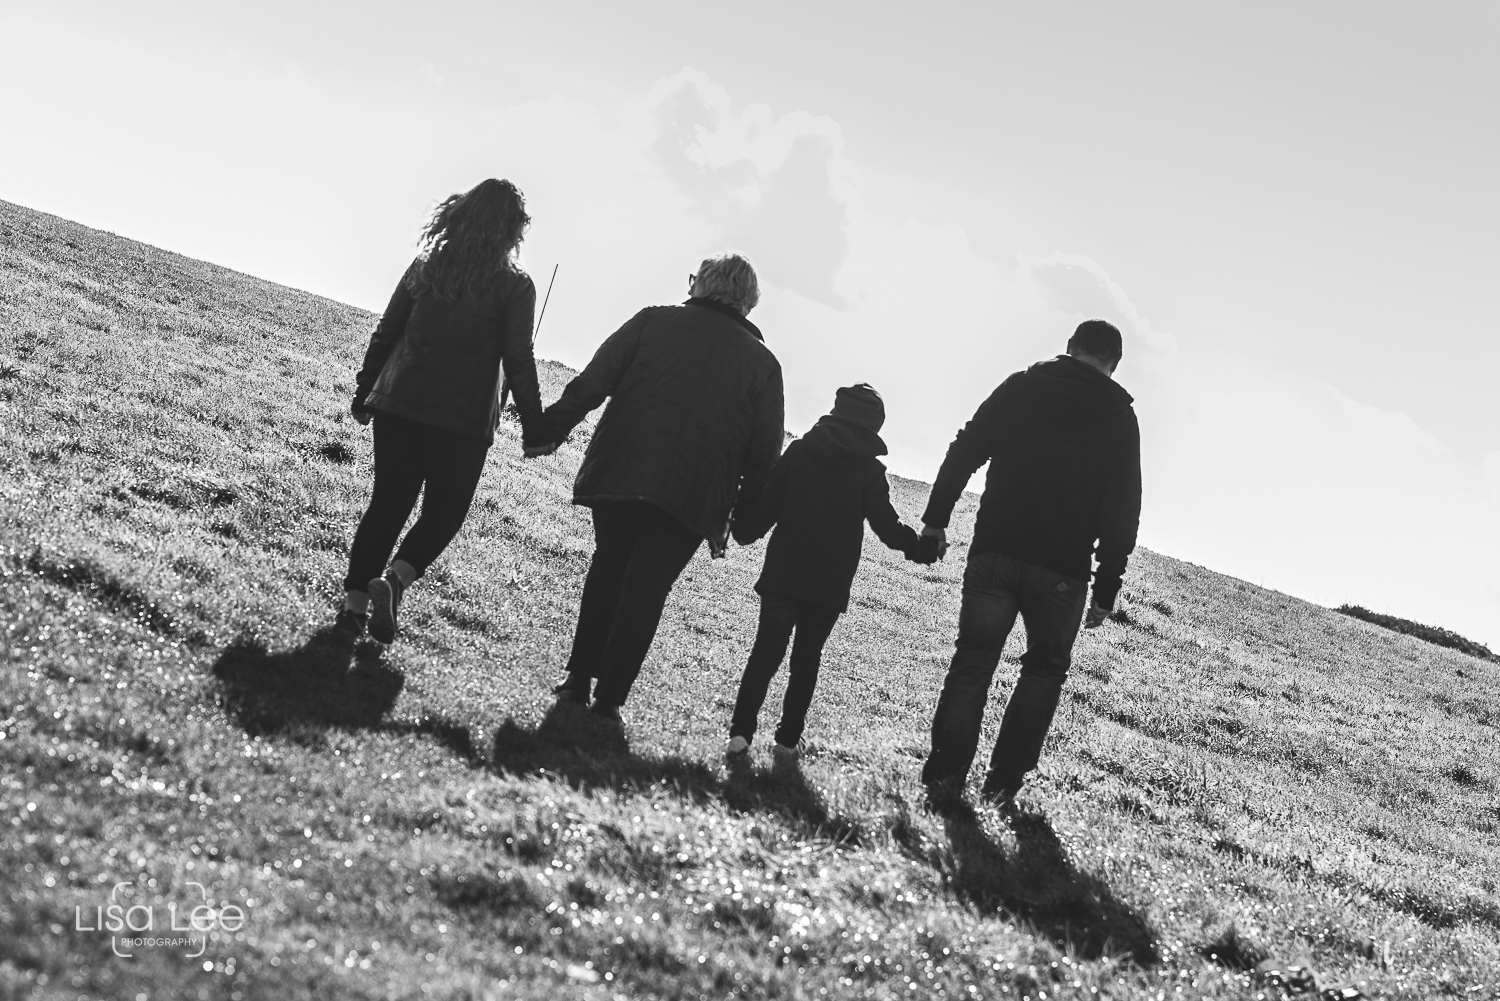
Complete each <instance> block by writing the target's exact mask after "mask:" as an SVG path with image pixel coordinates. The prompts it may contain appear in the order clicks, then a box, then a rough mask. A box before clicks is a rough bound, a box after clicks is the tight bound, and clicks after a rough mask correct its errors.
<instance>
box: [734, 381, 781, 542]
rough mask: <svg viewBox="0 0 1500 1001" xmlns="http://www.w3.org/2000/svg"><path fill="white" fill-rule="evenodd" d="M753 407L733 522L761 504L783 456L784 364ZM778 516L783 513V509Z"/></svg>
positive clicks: (769, 525)
mask: <svg viewBox="0 0 1500 1001" xmlns="http://www.w3.org/2000/svg"><path fill="white" fill-rule="evenodd" d="M753 407H754V409H753V410H752V412H751V415H750V440H749V441H748V442H747V443H746V445H745V467H744V472H743V473H741V474H740V489H739V493H738V494H736V495H735V501H734V510H733V512H732V513H731V515H730V523H731V524H733V523H734V522H736V521H738V520H739V519H740V518H741V517H742V516H743V512H748V511H751V510H753V509H755V508H757V507H760V506H761V494H762V493H764V492H765V490H766V486H767V484H768V483H769V481H770V478H771V472H772V470H773V469H775V468H776V466H777V465H778V464H779V462H778V460H780V458H781V443H782V441H784V440H785V438H786V397H785V394H784V391H783V388H782V383H781V366H780V365H776V366H775V367H774V369H773V371H772V372H771V375H770V377H769V378H768V379H767V380H766V384H765V386H764V387H763V388H762V389H761V391H760V395H759V396H758V397H757V398H756V399H755V401H754V403H753ZM783 486H784V484H783ZM778 507H779V505H778ZM753 517H754V516H752V518H753ZM776 517H779V512H778V515H777V516H776ZM775 521H776V518H775V517H773V518H772V519H771V521H770V522H769V523H768V524H767V525H766V527H765V529H764V530H763V531H762V532H760V533H759V534H757V535H756V536H755V538H759V537H760V536H761V535H764V534H765V532H767V531H770V528H771V525H773V524H775ZM736 541H738V537H736ZM740 544H741V545H744V543H740Z"/></svg>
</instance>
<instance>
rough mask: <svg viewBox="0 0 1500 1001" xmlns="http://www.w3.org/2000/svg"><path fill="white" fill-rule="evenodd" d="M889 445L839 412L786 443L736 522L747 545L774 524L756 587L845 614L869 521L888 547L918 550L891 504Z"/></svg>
mask: <svg viewBox="0 0 1500 1001" xmlns="http://www.w3.org/2000/svg"><path fill="white" fill-rule="evenodd" d="M877 399H878V397H877ZM886 451H887V449H886V447H885V442H883V441H882V440H881V439H880V435H879V434H877V433H876V432H875V431H873V430H871V429H870V428H869V427H867V426H866V425H865V424H863V423H861V422H860V421H858V420H854V419H851V418H847V417H842V416H834V415H829V416H827V417H824V418H823V419H822V420H820V421H818V423H817V424H815V425H814V426H813V428H812V429H811V430H810V431H808V432H807V434H806V435H805V436H803V437H802V438H799V439H797V440H796V441H793V442H792V443H791V444H790V445H788V446H787V449H786V451H785V452H784V453H782V456H781V458H780V460H779V461H778V462H777V463H776V466H775V468H774V469H772V470H771V476H770V478H769V480H768V481H767V483H766V488H765V492H764V493H763V494H762V495H761V497H760V500H759V503H758V504H756V505H755V506H754V507H753V508H752V509H750V510H749V511H746V512H744V513H743V514H741V515H739V516H737V517H736V519H735V522H734V526H733V531H734V539H735V541H736V542H738V543H739V544H740V545H742V546H743V545H749V544H750V543H752V542H754V541H755V540H756V539H759V538H760V537H761V536H763V535H765V533H766V532H767V531H768V530H770V528H771V526H772V525H775V526H776V531H774V532H772V533H771V541H770V543H769V545H768V546H767V547H766V562H765V566H764V567H763V569H762V570H761V574H760V580H759V581H757V582H756V584H755V590H756V591H758V592H759V593H761V594H779V595H784V596H786V597H789V598H796V599H798V600H801V601H807V602H811V603H813V604H816V605H822V606H824V607H825V608H829V609H832V610H834V611H837V612H841V613H842V612H844V611H847V610H848V608H849V587H850V585H851V584H852V583H853V582H854V572H855V570H857V569H858V568H859V558H860V555H861V553H862V551H863V547H864V535H865V531H864V523H865V522H866V521H868V522H869V523H870V527H871V528H872V529H874V530H875V534H876V536H878V537H879V539H880V541H881V542H884V543H885V544H886V545H887V546H889V547H891V548H892V549H897V550H900V551H902V552H903V553H906V554H908V555H910V554H911V553H912V552H914V551H915V549H916V546H917V533H916V532H915V531H913V530H912V529H911V528H910V527H909V526H907V525H903V524H902V523H901V518H900V516H899V515H898V514H897V513H896V509H895V508H893V507H892V506H891V496H890V485H889V484H888V483H887V482H886V478H885V464H884V463H883V462H881V461H880V460H879V459H878V458H877V456H881V455H885V454H886Z"/></svg>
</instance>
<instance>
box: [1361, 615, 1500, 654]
mask: <svg viewBox="0 0 1500 1001" xmlns="http://www.w3.org/2000/svg"><path fill="white" fill-rule="evenodd" d="M1334 611H1336V612H1341V613H1343V614H1344V615H1352V616H1354V617H1355V618H1356V619H1364V620H1365V621H1366V622H1373V623H1375V624H1376V625H1377V626H1384V627H1385V628H1387V629H1390V630H1393V631H1395V632H1398V633H1404V634H1405V635H1407V636H1415V637H1417V638H1418V639H1422V640H1426V641H1427V642H1428V643H1435V644H1436V645H1438V646H1445V647H1449V648H1451V649H1454V650H1457V651H1459V652H1460V653H1466V654H1468V655H1469V656H1471V657H1478V658H1479V659H1480V660H1494V661H1500V656H1497V655H1496V654H1494V653H1491V652H1490V648H1489V647H1487V646H1485V645H1484V644H1483V643H1478V642H1476V641H1474V640H1471V639H1469V638H1468V637H1466V636H1460V635H1459V634H1458V633H1455V632H1454V631H1453V630H1451V629H1444V628H1442V627H1441V626H1428V625H1423V624H1422V623H1420V622H1413V621H1412V620H1411V619H1403V618H1400V617H1398V616H1395V615H1384V614H1382V613H1380V612H1372V611H1370V610H1369V609H1368V608H1364V607H1362V606H1360V605H1340V606H1339V607H1338V608H1336V609H1334Z"/></svg>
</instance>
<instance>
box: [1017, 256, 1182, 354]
mask: <svg viewBox="0 0 1500 1001" xmlns="http://www.w3.org/2000/svg"><path fill="white" fill-rule="evenodd" d="M1021 276H1022V278H1023V280H1025V281H1027V282H1029V283H1030V284H1031V286H1032V287H1033V288H1034V289H1035V290H1036V292H1037V294H1038V295H1040V296H1041V298H1042V300H1043V301H1044V302H1045V303H1046V304H1047V306H1048V307H1049V308H1050V309H1052V310H1054V311H1055V312H1058V313H1062V314H1063V315H1065V316H1076V317H1079V318H1082V319H1086V318H1098V319H1104V320H1110V321H1112V322H1113V323H1115V324H1116V325H1117V326H1119V327H1120V331H1121V333H1123V334H1124V335H1125V336H1126V337H1127V338H1130V337H1132V336H1134V337H1135V338H1138V339H1139V342H1140V343H1141V345H1142V346H1144V347H1146V348H1149V349H1150V350H1151V351H1155V352H1159V353H1162V354H1164V355H1166V356H1169V357H1170V356H1171V355H1173V354H1175V353H1176V350H1177V339H1176V338H1175V337H1173V336H1172V335H1171V334H1168V333H1165V332H1163V331H1160V330H1157V329H1156V328H1154V327H1152V326H1151V324H1150V323H1149V322H1147V320H1146V318H1145V317H1143V316H1142V315H1141V314H1140V311H1139V310H1138V309H1136V307H1135V304H1134V303H1133V302H1131V301H1130V296H1128V295H1126V294H1125V290H1124V289H1123V288H1121V287H1120V284H1119V283H1118V282H1116V281H1115V280H1114V279H1113V278H1111V277H1110V276H1109V273H1108V272H1106V271H1105V270H1104V268H1103V266H1101V265H1100V264H1099V262H1098V261H1095V260H1094V259H1093V258H1090V257H1086V256H1084V255H1082V254H1065V253H1062V252H1054V253H1051V254H1048V255H1046V256H1045V257H1031V256H1028V255H1022V257H1021Z"/></svg>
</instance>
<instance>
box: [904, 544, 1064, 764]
mask: <svg viewBox="0 0 1500 1001" xmlns="http://www.w3.org/2000/svg"><path fill="white" fill-rule="evenodd" d="M1087 596H1088V585H1087V584H1086V583H1085V582H1084V581H1080V580H1074V579H1073V578H1071V577H1064V576H1063V575H1062V574H1060V573H1056V572H1054V571H1052V570H1047V569H1044V568H1042V567H1039V566H1036V565H1035V564H1032V563H1026V562H1023V561H1021V560H1018V559H1014V558H1012V557H1010V556H1005V555H1003V554H1001V553H974V554H972V555H970V557H969V563H968V566H967V568H966V569H965V570H964V592H963V604H962V606H961V607H960V610H959V613H958V639H957V641H956V642H955V643H954V651H953V660H952V662H951V663H950V664H949V666H948V675H947V677H946V678H944V679H943V692H942V695H940V696H939V697H938V704H937V711H936V713H935V714H934V715H933V719H932V753H931V754H930V755H928V758H927V764H926V765H925V766H924V767H923V769H922V781H923V782H924V783H926V784H927V785H929V786H932V785H938V784H949V783H952V784H958V785H961V784H962V783H963V782H964V781H965V779H966V778H967V777H968V774H969V766H970V765H971V764H973V762H974V754H975V751H976V750H977V749H978V746H979V729H980V726H981V725H982V724H983V722H984V708H985V703H986V701H987V700H988V698H989V691H990V681H991V680H992V679H993V678H994V676H995V668H996V667H997V666H998V665H999V663H1000V655H1001V653H1002V652H1003V651H1004V649H1005V640H1006V637H1007V636H1009V635H1010V630H1011V627H1012V626H1013V625H1014V624H1015V621H1016V615H1017V614H1018V613H1019V614H1020V616H1021V621H1022V622H1023V623H1025V626H1026V652H1025V653H1024V654H1022V655H1021V675H1020V677H1019V678H1018V679H1017V681H1016V687H1015V690H1014V691H1012V692H1011V694H1010V701H1009V702H1008V703H1006V706H1005V716H1004V717H1003V718H1002V720H1001V722H1000V736H999V737H998V738H996V740H995V750H994V753H993V754H992V755H991V756H990V767H989V773H988V775H987V776H986V777H985V787H986V788H989V789H996V790H999V789H1009V790H1015V789H1019V788H1020V787H1021V783H1022V782H1023V781H1025V777H1026V773H1027V772H1030V771H1031V770H1032V769H1034V768H1035V767H1036V765H1037V760H1038V759H1039V758H1040V757H1041V752H1042V742H1043V741H1044V740H1046V738H1047V730H1048V729H1049V728H1050V727H1051V726H1052V716H1053V714H1054V713H1055V712H1056V711H1057V702H1058V699H1059V698H1060V697H1061V695H1062V686H1063V681H1064V679H1066V678H1067V675H1068V667H1069V666H1070V665H1071V663H1072V656H1073V641H1074V640H1075V639H1077V638H1078V627H1079V625H1080V624H1081V622H1082V619H1083V609H1084V604H1085V602H1086V600H1087Z"/></svg>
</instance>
